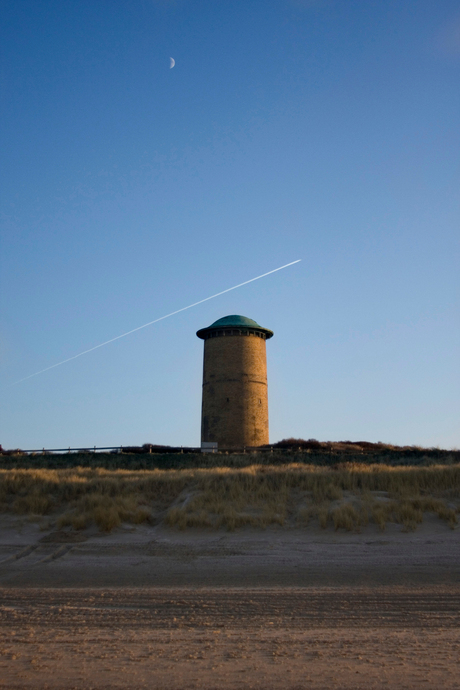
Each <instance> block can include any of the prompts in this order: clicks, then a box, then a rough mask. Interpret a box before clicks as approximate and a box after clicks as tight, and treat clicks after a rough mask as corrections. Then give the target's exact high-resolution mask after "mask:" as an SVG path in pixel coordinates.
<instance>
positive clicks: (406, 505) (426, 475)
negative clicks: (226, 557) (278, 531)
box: [0, 463, 460, 532]
mask: <svg viewBox="0 0 460 690" xmlns="http://www.w3.org/2000/svg"><path fill="white" fill-rule="evenodd" d="M0 512H3V513H15V514H18V515H23V516H28V517H29V518H30V519H40V517H41V516H48V517H49V522H50V524H53V525H55V526H56V527H57V528H70V529H74V530H83V529H86V528H87V527H90V526H91V525H96V526H97V527H98V528H99V529H100V530H101V531H106V532H109V531H111V530H112V529H114V528H116V527H118V526H119V525H121V524H122V523H131V524H140V523H142V522H150V523H152V524H155V523H159V522H162V523H163V524H165V525H168V526H169V527H172V528H177V529H186V528H191V527H201V528H203V527H205V528H211V529H216V528H220V527H223V528H226V529H229V530H234V529H238V528H240V527H244V526H253V527H267V526H269V525H281V526H291V527H299V528H308V526H309V525H314V524H316V525H319V526H320V527H322V528H331V529H336V530H341V529H344V530H348V531H359V530H361V529H363V528H364V527H365V526H366V525H367V524H368V523H374V524H376V525H378V526H379V528H380V529H382V530H384V529H385V527H386V525H387V523H389V522H395V523H398V524H400V525H401V527H402V529H404V530H406V531H407V530H413V529H415V528H416V527H417V525H419V524H420V523H421V522H422V521H423V517H424V515H425V514H427V513H432V514H435V515H437V516H438V517H439V518H440V519H441V520H443V521H445V522H446V523H447V524H448V525H449V526H450V527H452V528H455V527H456V525H457V522H458V517H457V516H458V514H459V512H460V465H458V464H455V465H447V466H446V465H439V466H428V467H410V466H404V467H394V466H387V465H382V464H374V465H370V464H356V463H355V464H354V463H344V464H340V465H335V466H332V467H318V466H315V465H306V464H294V463H293V464H290V465H282V466H269V465H252V466H248V467H243V468H234V467H213V468H209V469H203V468H190V469H180V470H174V469H170V470H159V469H155V470H136V471H132V470H107V469H101V468H68V469H55V470H52V469H0Z"/></svg>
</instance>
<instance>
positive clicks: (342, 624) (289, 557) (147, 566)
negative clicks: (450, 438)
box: [0, 516, 460, 690]
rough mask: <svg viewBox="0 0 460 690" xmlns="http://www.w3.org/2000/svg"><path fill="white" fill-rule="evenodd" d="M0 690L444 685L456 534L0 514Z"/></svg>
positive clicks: (452, 645)
mask: <svg viewBox="0 0 460 690" xmlns="http://www.w3.org/2000/svg"><path fill="white" fill-rule="evenodd" d="M2 521H3V522H2V530H1V544H0V597H1V619H0V636H1V656H0V687H3V688H11V689H17V690H19V689H20V688H24V689H25V688H31V689H32V688H37V689H38V688H49V689H53V690H57V689H58V688H62V689H64V688H65V689H66V690H67V689H70V688H77V689H78V690H80V689H83V688H95V689H96V688H97V689H101V690H102V689H104V690H108V689H109V688H152V687H154V688H168V689H171V690H173V689H174V690H176V689H177V690H178V689H179V688H208V689H211V688H292V689H293V688H376V689H377V688H385V687H401V688H416V687H417V688H419V687H420V686H421V687H425V688H439V687H443V688H458V687H460V681H459V678H460V668H459V658H460V626H459V623H460V539H459V535H460V531H459V530H458V529H455V530H451V529H449V528H448V527H447V526H446V525H445V524H444V523H442V522H440V521H439V520H436V519H435V518H433V519H432V520H430V519H427V520H425V522H424V523H423V524H422V525H421V526H420V527H419V529H417V530H416V531H415V532H408V533H407V532H403V531H401V527H400V526H398V525H394V524H390V525H388V526H387V529H386V531H385V532H381V531H379V530H378V529H377V528H376V527H374V526H371V525H369V526H368V527H367V528H366V529H365V530H364V531H363V532H362V533H360V534H354V533H347V532H343V531H339V532H334V531H333V530H332V529H327V530H321V529H319V528H314V527H313V526H312V527H310V528H308V529H307V530H295V529H283V528H281V527H280V528H276V527H273V528H269V529H267V530H254V529H242V530H237V531H235V532H226V531H219V532H213V531H206V530H186V531H183V532H180V531H175V530H171V529H167V528H165V527H164V526H157V527H148V526H144V525H141V526H137V527H133V526H128V525H126V526H124V527H122V528H121V529H118V530H115V531H114V532H113V533H111V534H108V535H104V534H101V533H99V532H97V531H95V530H94V531H91V530H88V531H86V532H85V533H83V534H82V533H78V532H77V533H76V532H72V531H67V532H66V531H64V530H57V531H56V530H54V531H53V530H46V529H43V525H42V529H40V528H39V526H38V525H37V524H36V523H31V522H27V521H25V520H24V521H20V520H18V518H13V517H8V516H5V517H4V518H2Z"/></svg>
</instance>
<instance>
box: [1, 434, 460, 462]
mask: <svg viewBox="0 0 460 690" xmlns="http://www.w3.org/2000/svg"><path fill="white" fill-rule="evenodd" d="M107 450H108V449H107V448H103V449H97V448H94V449H77V450H75V451H73V452H72V449H71V452H69V451H66V452H56V451H51V450H43V451H24V450H20V449H14V450H3V449H2V447H1V446H0V468H4V469H9V468H24V469H26V468H50V469H56V468H71V467H102V468H106V469H131V470H137V469H181V468H199V467H202V468H206V467H247V466H249V465H285V464H290V463H293V462H295V463H300V464H308V465H318V466H340V464H341V463H360V464H374V463H379V464H385V465H433V464H449V465H450V464H456V463H460V451H458V450H444V449H440V448H422V447H420V446H395V445H392V444H388V443H371V442H369V441H340V442H333V441H324V442H321V441H317V440H316V439H309V440H304V439H294V438H289V439H284V440H282V441H279V442H278V443H275V444H272V445H269V446H261V447H259V448H246V449H244V450H243V449H242V450H241V451H238V452H234V451H232V452H230V451H221V452H218V453H201V452H200V451H199V449H197V448H180V447H174V446H160V445H153V444H150V443H146V444H144V445H142V446H122V447H118V448H113V449H112V450H110V451H109V452H104V451H107Z"/></svg>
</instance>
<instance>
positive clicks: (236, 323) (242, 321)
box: [197, 314, 273, 340]
mask: <svg viewBox="0 0 460 690" xmlns="http://www.w3.org/2000/svg"><path fill="white" fill-rule="evenodd" d="M233 328H234V329H236V330H237V331H240V332H241V331H245V332H246V331H252V332H254V331H258V332H259V334H262V333H263V337H264V338H265V339H266V340H268V338H271V337H272V336H273V331H269V330H268V328H262V326H259V324H258V323H257V322H256V321H253V320H252V319H248V317H247V316H241V315H239V314H232V315H230V316H223V317H222V318H221V319H217V321H214V323H212V324H211V325H210V326H208V327H207V328H201V329H200V330H199V331H197V336H198V337H199V338H202V339H203V340H206V339H207V338H208V337H210V334H211V333H213V334H214V335H217V333H216V331H220V333H219V335H222V334H223V335H225V334H228V331H229V330H231V329H233ZM224 331H225V333H224ZM230 335H232V334H231V333H230ZM234 335H237V334H234Z"/></svg>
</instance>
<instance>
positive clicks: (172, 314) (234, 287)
mask: <svg viewBox="0 0 460 690" xmlns="http://www.w3.org/2000/svg"><path fill="white" fill-rule="evenodd" d="M299 261H301V259H297V261H291V263H290V264H284V266H280V267H279V268H274V269H273V271H268V273H262V275H261V276H257V278H251V280H245V281H244V283H239V285H234V286H233V287H231V288H227V289H226V290H222V292H216V294H215V295H211V297H205V298H204V299H200V300H199V302H194V303H193V304H189V305H188V307H182V309H176V311H172V312H171V313H170V314H166V316H160V318H159V319H154V320H153V321H149V322H148V323H144V325H143V326H138V327H137V328H133V329H132V331H127V332H126V333H122V335H117V336H116V337H115V338H111V339H110V340H106V341H105V343H101V344H100V345H95V346H94V347H90V348H89V350H85V351H84V352H80V353H79V354H78V355H74V356H73V357H69V358H68V359H64V360H62V362H58V363H57V364H52V365H51V366H50V367H46V369H42V370H41V371H37V372H35V374H30V375H29V376H25V377H24V378H23V379H19V381H14V383H10V384H9V385H10V386H15V385H16V384H17V383H21V382H22V381H27V379H31V378H33V377H34V376H38V375H39V374H44V373H45V371H49V370H50V369H55V368H56V367H60V366H61V364H66V362H71V361H72V360H73V359H77V357H83V355H87V354H88V352H92V351H93V350H97V349H98V348H100V347H104V345H108V344H109V343H113V342H114V341H115V340H120V338H125V337H126V336H127V335H130V334H131V333H135V332H136V331H140V330H141V329H142V328H147V326H151V325H152V324H153V323H158V321H163V320H164V319H169V317H170V316H174V314H179V313H180V312H181V311H186V309H191V308H192V307H196V306H197V305H198V304H203V302H208V301H209V300H210V299H214V297H219V296H220V295H225V293H226V292H230V291H231V290H236V289H237V288H240V287H243V285H247V284H248V283H253V282H254V281H255V280H260V278H265V276H269V275H270V274H271V273H276V272H277V271H282V270H283V268H287V267H288V266H293V265H294V264H298V263H299Z"/></svg>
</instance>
